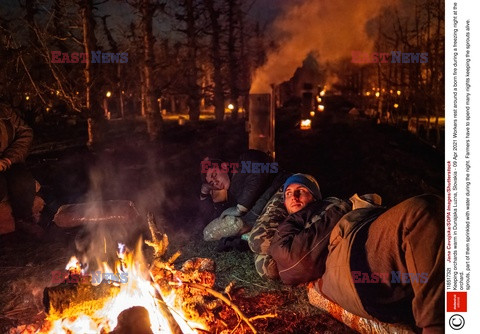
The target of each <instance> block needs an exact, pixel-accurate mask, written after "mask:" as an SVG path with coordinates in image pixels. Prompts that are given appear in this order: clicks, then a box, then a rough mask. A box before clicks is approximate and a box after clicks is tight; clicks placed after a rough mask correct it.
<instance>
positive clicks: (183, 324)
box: [14, 215, 274, 334]
mask: <svg viewBox="0 0 480 334" xmlns="http://www.w3.org/2000/svg"><path fill="white" fill-rule="evenodd" d="M148 224H149V228H150V232H151V234H152V238H151V240H146V241H145V243H146V244H147V245H149V246H151V247H153V250H154V259H153V261H152V263H151V264H150V265H148V264H147V261H146V260H145V258H144V256H143V253H142V246H143V242H142V241H139V242H138V243H137V245H136V247H135V249H134V250H130V249H128V248H127V247H126V246H125V245H123V244H119V245H118V250H117V252H116V255H117V258H116V260H115V263H114V264H113V266H110V265H109V264H108V263H106V262H102V263H97V266H98V268H99V270H90V271H89V267H90V266H89V265H88V264H85V263H84V264H82V263H81V261H79V260H78V259H77V258H76V257H75V256H72V258H71V259H70V261H69V262H68V263H67V265H66V267H65V271H61V272H60V271H58V272H53V273H52V283H55V284H57V285H55V286H52V287H48V288H46V289H45V290H44V305H45V308H46V313H47V316H46V318H45V321H44V322H43V324H42V326H41V328H40V329H38V328H37V329H36V330H35V331H33V332H32V333H49V334H57V333H72V334H86V333H114V334H126V333H138V334H143V333H145V334H147V333H155V334H157V333H175V334H176V333H207V332H210V331H211V329H212V326H213V327H215V329H218V328H220V327H223V330H224V333H229V332H230V331H229V330H228V328H227V327H228V326H227V324H226V323H225V322H224V321H222V319H218V313H219V312H221V310H222V309H223V308H229V309H230V310H233V311H234V312H235V314H236V316H237V319H238V323H237V326H236V327H238V326H239V325H240V323H243V324H244V326H245V328H249V330H251V331H252V332H254V333H256V330H255V328H254V327H253V325H252V321H253V320H256V319H260V318H267V317H273V316H274V315H272V314H267V315H260V316H255V317H252V318H248V317H247V316H245V315H244V314H243V313H242V311H241V310H240V309H239V307H237V306H236V305H235V304H234V303H233V302H232V300H231V298H229V288H231V286H228V287H227V289H226V290H225V294H223V293H221V292H217V291H216V290H214V289H213V286H214V283H215V263H214V261H213V260H211V259H208V258H192V259H190V260H187V261H186V262H185V263H184V264H183V265H182V267H181V268H180V269H176V268H175V266H174V262H175V261H176V260H177V259H178V257H179V256H180V252H177V253H175V254H174V255H173V256H171V257H170V258H168V259H164V256H165V253H166V250H167V247H168V237H167V235H166V234H163V233H160V232H159V231H158V229H157V227H156V224H155V221H154V218H153V215H149V217H148ZM219 310H220V311H219ZM219 324H220V326H219ZM14 333H17V332H14ZM22 333H27V331H25V332H22Z"/></svg>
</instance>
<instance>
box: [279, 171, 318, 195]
mask: <svg viewBox="0 0 480 334" xmlns="http://www.w3.org/2000/svg"><path fill="white" fill-rule="evenodd" d="M293 183H298V184H301V185H303V186H305V188H307V189H308V190H310V192H311V193H312V195H313V197H315V199H317V200H320V199H322V194H321V193H320V187H319V185H318V182H317V180H315V178H314V177H313V176H311V175H308V174H301V173H298V174H293V175H292V176H290V177H289V178H288V179H287V180H286V181H285V183H284V184H283V192H285V190H287V187H288V186H289V185H291V184H293Z"/></svg>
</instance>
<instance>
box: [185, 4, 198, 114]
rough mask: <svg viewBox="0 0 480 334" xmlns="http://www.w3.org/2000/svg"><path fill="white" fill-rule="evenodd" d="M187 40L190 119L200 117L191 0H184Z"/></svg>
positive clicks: (195, 41)
mask: <svg viewBox="0 0 480 334" xmlns="http://www.w3.org/2000/svg"><path fill="white" fill-rule="evenodd" d="M185 10H186V23H187V31H186V33H187V42H188V63H187V64H188V65H187V66H188V78H187V80H188V89H189V94H188V101H187V104H188V109H189V111H188V114H189V117H190V120H191V121H198V120H199V119H200V98H201V94H200V87H199V85H198V83H197V80H198V68H197V49H198V46H197V40H196V31H195V7H194V3H193V0H185Z"/></svg>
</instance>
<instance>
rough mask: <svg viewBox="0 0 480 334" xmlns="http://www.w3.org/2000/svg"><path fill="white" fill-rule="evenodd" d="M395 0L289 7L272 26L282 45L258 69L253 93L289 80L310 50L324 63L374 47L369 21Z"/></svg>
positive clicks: (311, 0) (322, 0)
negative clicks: (369, 32)
mask: <svg viewBox="0 0 480 334" xmlns="http://www.w3.org/2000/svg"><path fill="white" fill-rule="evenodd" d="M396 1H397V0H387V1H378V0H377V1H366V0H358V1H352V0H305V1H301V2H298V1H297V2H294V3H292V4H291V5H290V6H286V7H285V9H284V11H283V14H282V15H281V16H280V17H279V18H278V19H277V20H276V21H275V22H274V23H273V26H272V29H273V34H274V36H275V39H276V41H279V44H280V47H279V48H278V49H277V50H276V51H275V52H273V53H271V54H269V55H268V57H267V62H266V63H265V64H264V65H263V66H262V67H260V68H259V69H258V70H257V71H256V73H255V75H254V80H253V83H252V89H251V91H252V93H268V92H269V91H270V84H279V83H281V82H283V81H286V80H288V79H290V78H291V77H292V75H293V73H294V71H295V69H296V68H297V67H299V66H301V64H302V61H303V60H304V59H305V57H306V56H307V55H308V54H309V53H310V52H315V54H318V55H319V56H318V57H319V59H317V60H318V61H319V63H324V62H326V61H334V60H337V59H340V58H342V57H350V56H351V52H352V51H366V52H368V51H370V50H372V47H373V40H372V39H371V38H370V37H369V36H368V34H367V32H366V24H367V22H368V21H369V20H371V19H373V18H375V17H376V16H377V15H378V14H379V13H380V11H381V10H382V9H383V8H384V7H386V6H388V5H393V4H394V3H396Z"/></svg>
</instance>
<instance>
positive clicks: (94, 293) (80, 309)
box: [43, 282, 120, 318]
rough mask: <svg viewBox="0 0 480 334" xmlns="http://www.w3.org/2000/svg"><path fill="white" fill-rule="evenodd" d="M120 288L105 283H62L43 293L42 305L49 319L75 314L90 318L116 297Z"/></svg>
mask: <svg viewBox="0 0 480 334" xmlns="http://www.w3.org/2000/svg"><path fill="white" fill-rule="evenodd" d="M119 291H120V288H119V287H118V286H114V285H112V284H108V283H106V282H102V283H101V284H99V285H97V286H93V285H91V284H73V283H62V284H60V285H57V286H54V287H47V288H45V290H44V291H43V305H44V306H45V311H46V313H48V314H49V316H50V317H51V318H62V317H68V316H72V315H77V314H81V313H83V314H86V315H88V316H92V315H93V314H94V313H95V311H96V310H99V309H101V308H103V306H104V305H105V303H106V302H107V301H108V300H110V299H111V298H112V297H114V296H116V295H117V294H118V292H119Z"/></svg>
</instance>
